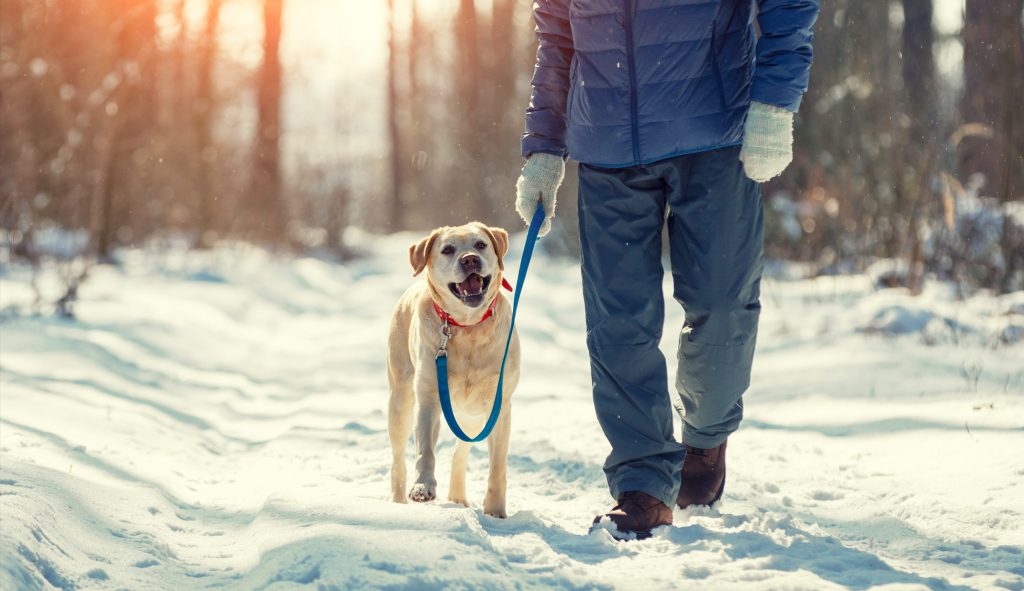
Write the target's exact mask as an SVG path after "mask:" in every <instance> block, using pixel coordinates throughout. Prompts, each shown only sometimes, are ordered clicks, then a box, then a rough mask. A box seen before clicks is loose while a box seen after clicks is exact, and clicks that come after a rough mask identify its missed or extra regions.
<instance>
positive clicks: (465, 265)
mask: <svg viewBox="0 0 1024 591" xmlns="http://www.w3.org/2000/svg"><path fill="white" fill-rule="evenodd" d="M459 264H460V265H462V269H463V270H464V271H466V272H467V273H474V272H477V271H479V270H480V264H481V263H480V257H479V256H478V255H475V254H472V253H469V254H464V255H462V257H461V258H459Z"/></svg>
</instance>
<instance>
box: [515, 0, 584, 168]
mask: <svg viewBox="0 0 1024 591" xmlns="http://www.w3.org/2000/svg"><path fill="white" fill-rule="evenodd" d="M533 20H534V21H535V22H536V24H537V39H538V41H539V42H540V46H539V47H538V48H537V66H536V69H534V71H533V82H532V83H531V84H532V86H533V91H532V94H531V96H530V106H529V107H527V109H526V132H525V133H524V134H523V140H522V153H523V157H524V158H526V157H528V156H529V155H530V154H532V153H534V152H547V153H549V154H557V155H558V156H562V157H563V158H564V157H565V156H566V149H565V102H566V98H567V97H568V95H569V64H570V62H572V56H573V53H574V49H573V44H572V29H570V27H569V0H536V3H535V4H534V7H533Z"/></svg>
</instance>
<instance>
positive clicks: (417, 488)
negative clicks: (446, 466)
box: [409, 393, 441, 503]
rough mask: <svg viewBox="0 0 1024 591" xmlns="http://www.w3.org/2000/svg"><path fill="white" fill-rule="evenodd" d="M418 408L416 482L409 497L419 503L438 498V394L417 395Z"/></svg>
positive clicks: (439, 409)
mask: <svg viewBox="0 0 1024 591" xmlns="http://www.w3.org/2000/svg"><path fill="white" fill-rule="evenodd" d="M417 398H418V399H419V407H418V408H417V409H416V430H415V433H416V482H415V483H414V484H413V486H412V490H410V491H409V498H410V499H412V500H413V501H416V502H417V503H425V502H427V501H433V500H434V499H436V498H437V480H436V479H435V478H434V464H435V460H434V449H435V448H436V447H437V436H438V432H439V430H440V428H441V407H440V405H439V404H438V402H437V394H436V393H435V394H434V396H433V397H431V396H430V394H425V395H423V396H417Z"/></svg>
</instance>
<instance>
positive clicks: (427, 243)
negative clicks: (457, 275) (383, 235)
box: [409, 229, 441, 277]
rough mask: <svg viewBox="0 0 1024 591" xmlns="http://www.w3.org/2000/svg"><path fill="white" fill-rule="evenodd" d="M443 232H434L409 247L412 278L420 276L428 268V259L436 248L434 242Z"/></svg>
mask: <svg viewBox="0 0 1024 591" xmlns="http://www.w3.org/2000/svg"><path fill="white" fill-rule="evenodd" d="M440 233H441V230H439V229H438V230H434V231H433V232H431V233H430V236H427V237H426V238H424V239H423V240H420V241H419V242H417V243H416V244H413V245H412V246H410V247H409V264H410V265H412V271H413V273H412V276H413V277H415V276H417V275H419V274H420V273H421V272H422V271H423V269H424V268H425V267H426V266H427V258H429V257H430V250H431V249H432V248H434V241H435V240H437V235H438V234H440Z"/></svg>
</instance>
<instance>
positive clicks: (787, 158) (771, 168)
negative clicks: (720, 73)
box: [740, 101, 793, 183]
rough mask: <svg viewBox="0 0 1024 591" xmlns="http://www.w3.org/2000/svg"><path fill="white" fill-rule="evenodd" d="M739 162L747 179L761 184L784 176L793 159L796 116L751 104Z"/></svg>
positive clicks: (775, 108) (782, 110) (754, 103)
mask: <svg viewBox="0 0 1024 591" xmlns="http://www.w3.org/2000/svg"><path fill="white" fill-rule="evenodd" d="M740 160H741V161H742V162H743V169H744V170H745V171H746V173H747V176H748V177H750V179H751V180H754V181H757V182H759V183H763V182H765V181H767V180H769V179H771V178H774V177H777V176H779V175H780V174H782V171H783V170H786V167H787V166H789V163H790V162H791V161H792V160H793V113H791V112H789V111H787V110H785V109H780V108H779V107H774V106H772V105H766V104H764V103H759V102H757V101H754V102H752V103H750V109H749V110H748V111H747V123H746V125H745V126H744V128H743V147H742V148H741V149H740Z"/></svg>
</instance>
